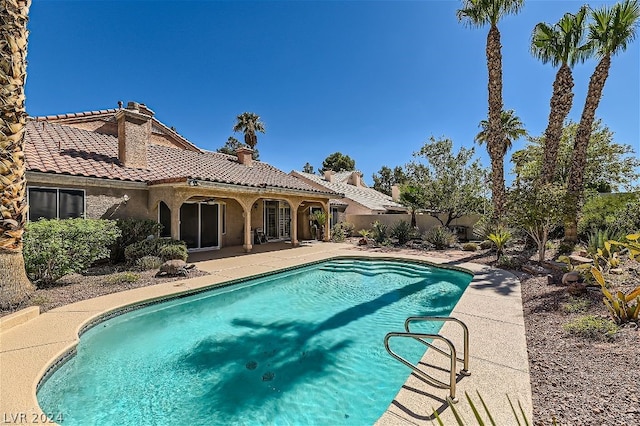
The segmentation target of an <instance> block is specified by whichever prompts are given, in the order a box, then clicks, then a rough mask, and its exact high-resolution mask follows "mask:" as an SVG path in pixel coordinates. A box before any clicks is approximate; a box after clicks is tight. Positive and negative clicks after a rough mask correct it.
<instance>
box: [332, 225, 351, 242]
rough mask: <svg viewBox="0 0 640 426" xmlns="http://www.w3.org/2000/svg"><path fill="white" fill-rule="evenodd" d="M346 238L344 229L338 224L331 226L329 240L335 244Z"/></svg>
mask: <svg viewBox="0 0 640 426" xmlns="http://www.w3.org/2000/svg"><path fill="white" fill-rule="evenodd" d="M346 238H347V237H346V233H345V230H344V228H343V227H342V226H341V225H340V224H339V223H336V224H335V225H333V228H331V240H332V241H335V242H337V243H341V242H343V241H344V240H345V239H346Z"/></svg>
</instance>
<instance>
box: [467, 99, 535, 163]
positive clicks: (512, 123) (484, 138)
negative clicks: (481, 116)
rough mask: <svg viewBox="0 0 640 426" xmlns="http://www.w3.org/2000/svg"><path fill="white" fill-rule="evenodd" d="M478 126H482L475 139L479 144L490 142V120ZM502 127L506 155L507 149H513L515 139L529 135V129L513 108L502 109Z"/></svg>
mask: <svg viewBox="0 0 640 426" xmlns="http://www.w3.org/2000/svg"><path fill="white" fill-rule="evenodd" d="M478 127H480V129H481V130H480V132H478V134H477V135H476V137H475V139H474V140H475V141H476V142H478V143H479V144H483V143H488V141H489V121H487V120H482V121H480V124H479V125H478ZM500 128H501V129H502V134H503V136H504V143H503V144H502V146H503V148H504V152H503V153H502V156H503V157H504V155H505V154H506V153H507V151H508V150H509V149H511V146H512V145H513V141H516V140H518V139H520V138H522V137H525V136H527V131H526V130H525V128H524V124H522V121H520V117H518V116H517V115H516V113H515V112H514V111H513V110H512V109H509V110H507V111H502V113H501V114H500Z"/></svg>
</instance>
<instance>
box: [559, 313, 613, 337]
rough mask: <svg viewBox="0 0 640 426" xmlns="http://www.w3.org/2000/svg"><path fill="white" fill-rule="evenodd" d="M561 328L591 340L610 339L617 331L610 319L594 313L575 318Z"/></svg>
mask: <svg viewBox="0 0 640 426" xmlns="http://www.w3.org/2000/svg"><path fill="white" fill-rule="evenodd" d="M562 328H564V330H565V331H566V332H568V333H570V334H573V335H576V336H580V337H584V338H587V339H593V340H610V339H612V338H613V336H614V335H615V334H616V332H617V331H618V327H617V326H616V325H615V324H614V323H613V322H611V320H609V319H607V318H602V317H597V316H594V315H587V316H584V317H579V318H576V319H574V320H573V321H570V322H568V323H566V324H565V325H563V326H562Z"/></svg>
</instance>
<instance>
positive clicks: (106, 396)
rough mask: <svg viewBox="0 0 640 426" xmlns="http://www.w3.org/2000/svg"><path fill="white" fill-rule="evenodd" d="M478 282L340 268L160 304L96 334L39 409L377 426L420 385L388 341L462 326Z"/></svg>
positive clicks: (89, 417)
mask: <svg viewBox="0 0 640 426" xmlns="http://www.w3.org/2000/svg"><path fill="white" fill-rule="evenodd" d="M471 278H472V277H471V275H470V274H467V273H464V272H459V271H453V270H446V269H441V268H436V267H431V266H428V265H423V264H417V263H408V262H399V261H390V260H358V259H340V260H333V261H328V262H323V263H319V264H315V265H311V266H306V267H303V268H299V269H294V270H290V271H287V272H283V273H278V274H275V275H270V276H265V277H262V278H258V279H254V280H250V281H247V282H244V283H241V284H237V285H233V286H229V287H225V288H219V289H215V290H210V291H207V292H204V293H199V294H196V295H192V296H189V297H185V298H181V299H174V300H170V301H166V302H163V303H159V304H155V305H152V306H148V307H145V308H142V309H139V310H136V311H132V312H129V313H126V314H123V315H120V316H118V317H115V318H112V319H110V320H108V321H105V322H103V323H100V324H98V325H97V326H95V327H93V328H92V329H90V330H89V331H87V332H86V333H85V334H83V335H82V338H81V340H80V343H79V345H78V347H77V355H76V356H75V357H73V358H71V359H70V360H69V361H68V362H66V363H65V364H64V365H63V366H62V367H60V369H58V370H57V371H56V372H55V373H54V374H53V375H52V376H51V377H49V378H48V379H47V380H46V381H45V382H44V383H43V385H42V386H41V387H40V389H39V391H38V400H39V403H40V406H41V407H42V409H43V411H44V412H48V413H62V414H63V415H64V423H63V424H65V425H75V424H78V425H85V424H125V425H127V424H131V425H138V424H167V423H175V424H184V423H190V424H247V425H251V424H296V425H297V424H319V425H324V424H327V425H329V424H354V425H360V424H372V423H374V422H375V421H376V420H377V419H378V418H379V417H380V416H381V415H382V413H383V412H384V411H385V410H386V408H387V407H388V405H389V403H390V402H391V401H392V400H393V398H394V396H395V395H396V393H397V392H398V390H399V388H400V387H401V386H402V384H403V383H404V381H405V380H406V378H407V376H408V374H409V370H408V369H407V368H406V367H405V366H403V365H402V364H400V363H398V362H397V361H395V360H393V359H392V358H391V357H390V356H389V355H388V354H387V353H386V351H385V349H384V345H383V339H384V335H385V334H386V333H387V332H389V331H393V330H402V327H403V322H404V319H405V318H406V317H408V316H411V315H447V314H449V313H450V312H451V310H452V309H453V306H454V305H455V304H456V303H457V301H458V299H459V298H460V296H461V295H462V293H463V291H464V289H465V288H466V287H467V285H468V284H469V282H470V281H471ZM427 326H429V327H434V328H431V329H429V328H426V327H425V328H424V330H425V332H435V331H437V329H438V328H439V325H437V324H428V325H427ZM406 349H407V351H408V352H409V354H408V356H409V358H413V360H414V361H417V359H418V358H419V357H420V355H421V354H422V352H423V351H424V347H423V346H421V345H416V346H411V347H407V348H406ZM404 353H407V352H404Z"/></svg>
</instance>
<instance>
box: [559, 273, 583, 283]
mask: <svg viewBox="0 0 640 426" xmlns="http://www.w3.org/2000/svg"><path fill="white" fill-rule="evenodd" d="M580 278H581V277H580V273H579V272H577V271H571V272H567V273H566V274H564V275H563V276H562V284H564V285H571V284H575V283H577V282H579V281H580Z"/></svg>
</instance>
